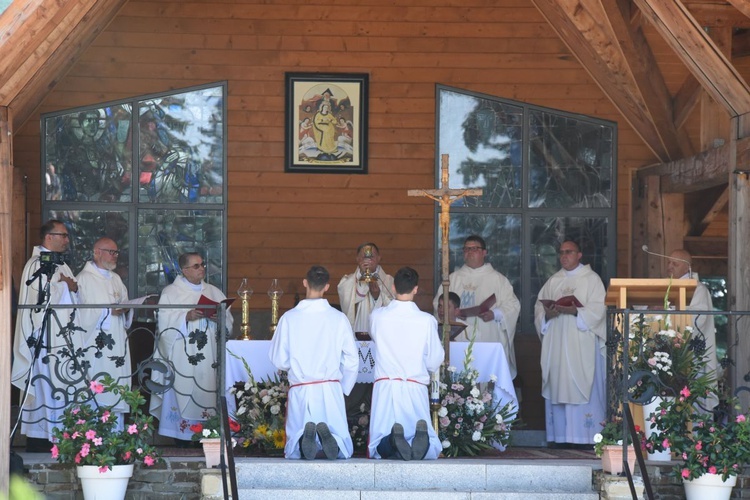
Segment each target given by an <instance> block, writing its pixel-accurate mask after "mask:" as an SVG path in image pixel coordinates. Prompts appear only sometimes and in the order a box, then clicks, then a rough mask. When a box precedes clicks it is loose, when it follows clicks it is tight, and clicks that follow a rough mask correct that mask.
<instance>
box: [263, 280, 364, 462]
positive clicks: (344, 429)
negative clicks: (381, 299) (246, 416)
mask: <svg viewBox="0 0 750 500" xmlns="http://www.w3.org/2000/svg"><path fill="white" fill-rule="evenodd" d="M329 279H330V276H329V274H328V271H327V270H326V268H324V267H322V266H313V267H311V268H310V270H309V271H307V275H306V277H305V279H304V280H302V284H303V285H304V287H305V299H304V300H302V301H300V303H299V304H297V306H296V307H295V308H294V309H291V310H290V311H287V312H286V313H284V314H283V315H282V316H281V318H280V319H279V323H278V325H277V326H276V333H275V334H274V336H273V340H272V341H271V348H270V351H269V357H270V358H271V362H272V363H273V364H274V366H276V368H278V369H279V370H285V371H286V372H288V374H289V396H288V401H287V413H286V437H287V439H286V446H285V447H284V455H285V456H286V458H304V459H307V460H312V459H314V458H316V457H317V456H318V455H322V456H324V457H325V458H328V459H330V460H334V459H336V458H349V457H351V456H352V452H353V451H354V447H353V445H352V438H351V436H350V435H349V426H348V425H347V421H346V408H345V406H344V394H349V392H350V391H351V390H352V387H353V386H354V382H355V381H356V380H357V370H358V368H359V354H358V351H357V347H356V345H355V343H354V336H353V335H352V327H351V325H350V324H349V320H348V319H347V318H346V315H345V314H343V313H342V312H340V311H337V310H336V309H334V308H333V307H331V305H330V304H328V300H326V299H325V298H323V295H324V294H325V293H326V291H328V287H329V283H328V281H329Z"/></svg>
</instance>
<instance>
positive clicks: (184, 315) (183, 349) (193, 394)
mask: <svg viewBox="0 0 750 500" xmlns="http://www.w3.org/2000/svg"><path fill="white" fill-rule="evenodd" d="M178 264H179V266H180V269H181V270H182V276H178V277H177V279H176V280H175V281H174V283H172V284H171V285H168V286H167V287H165V288H164V290H163V291H162V293H161V297H160V298H159V304H175V305H176V304H198V301H199V299H200V298H201V296H202V295H203V296H205V297H207V298H208V299H211V300H212V301H214V302H221V301H222V300H224V299H226V296H225V295H224V294H223V293H222V292H221V290H219V289H218V288H216V287H215V286H213V285H209V284H208V283H206V282H204V281H203V278H204V277H205V276H206V263H205V261H204V260H203V257H201V255H200V254H197V253H185V254H182V255H180V258H179V260H178ZM214 314H215V311H213V310H209V309H198V308H196V309H188V308H179V309H178V308H175V309H159V319H158V328H159V341H158V345H157V350H156V352H155V353H154V359H155V360H158V359H163V360H165V361H167V362H168V363H170V362H171V363H172V364H173V366H174V370H175V373H174V387H173V389H170V390H168V391H166V392H165V393H163V394H152V395H151V405H150V412H151V414H152V415H153V416H155V417H156V418H158V419H159V434H161V435H163V436H170V437H173V438H175V439H177V440H179V441H178V444H180V441H188V440H190V439H191V438H192V436H193V432H192V431H191V430H190V426H191V425H194V424H197V423H199V422H203V421H205V420H208V417H209V416H210V415H211V414H214V413H216V410H217V408H216V404H217V398H216V397H217V387H216V384H217V377H216V368H214V367H213V366H212V365H213V364H214V363H216V348H217V337H216V335H217V325H218V323H217V321H216V317H215V316H212V315H214ZM226 326H227V331H229V332H231V331H232V315H231V314H230V312H229V311H227V313H226ZM194 332H198V333H199V334H201V333H205V334H206V335H207V342H206V344H205V345H203V346H199V345H198V343H196V342H191V338H190V335H191V334H193V333H194ZM201 355H202V357H203V359H200V360H198V362H197V365H195V364H192V363H191V362H190V357H193V359H196V357H201ZM152 379H153V380H154V382H156V383H164V380H165V379H164V375H163V374H161V373H159V372H157V371H153V372H152ZM222 390H223V389H222Z"/></svg>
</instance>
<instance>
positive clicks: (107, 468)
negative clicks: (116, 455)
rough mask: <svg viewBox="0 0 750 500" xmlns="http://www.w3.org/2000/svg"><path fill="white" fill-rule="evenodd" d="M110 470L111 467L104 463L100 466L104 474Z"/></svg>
mask: <svg viewBox="0 0 750 500" xmlns="http://www.w3.org/2000/svg"><path fill="white" fill-rule="evenodd" d="M108 470H109V467H107V466H106V465H102V466H101V467H99V474H104V473H105V472H107V471H108Z"/></svg>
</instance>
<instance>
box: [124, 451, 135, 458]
mask: <svg viewBox="0 0 750 500" xmlns="http://www.w3.org/2000/svg"><path fill="white" fill-rule="evenodd" d="M132 455H133V454H132V453H130V452H129V451H126V452H125V453H124V454H123V455H122V458H123V460H130V457H131V456H132Z"/></svg>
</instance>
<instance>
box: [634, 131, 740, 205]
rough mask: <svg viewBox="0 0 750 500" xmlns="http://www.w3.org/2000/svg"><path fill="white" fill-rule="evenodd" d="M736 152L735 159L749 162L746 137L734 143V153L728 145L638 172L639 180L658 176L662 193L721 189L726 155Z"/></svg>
mask: <svg viewBox="0 0 750 500" xmlns="http://www.w3.org/2000/svg"><path fill="white" fill-rule="evenodd" d="M732 151H736V154H737V158H738V159H739V158H750V137H745V138H744V139H738V140H737V142H736V150H735V149H732V148H731V147H730V144H724V145H723V146H721V147H718V148H714V149H711V150H708V151H703V152H702V153H698V154H697V155H694V156H691V157H689V158H682V159H680V160H677V161H673V162H669V163H662V164H659V165H652V166H649V167H644V168H639V169H638V171H637V172H636V175H637V177H638V178H639V179H641V178H643V177H648V176H652V175H656V176H660V177H661V178H662V179H661V188H660V189H661V192H662V193H692V192H694V191H700V190H703V189H707V188H710V187H714V186H721V185H722V184H726V183H727V179H729V173H730V172H729V168H730V167H729V165H730V164H731V162H730V161H729V160H730V158H729V155H730V154H731V153H732Z"/></svg>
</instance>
